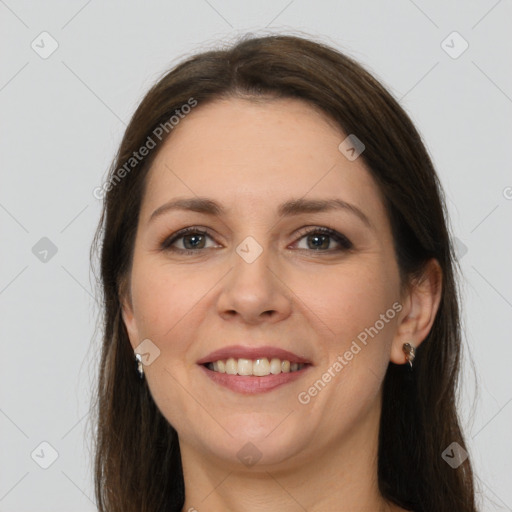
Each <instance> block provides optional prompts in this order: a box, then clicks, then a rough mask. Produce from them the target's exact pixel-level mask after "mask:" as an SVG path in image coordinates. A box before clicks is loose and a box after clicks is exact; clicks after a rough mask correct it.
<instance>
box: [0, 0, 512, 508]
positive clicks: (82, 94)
mask: <svg viewBox="0 0 512 512" xmlns="http://www.w3.org/2000/svg"><path fill="white" fill-rule="evenodd" d="M511 20H512V5H511V2H510V0H508V1H507V0H501V1H495V0H489V1H487V0H485V1H484V0H481V1H465V2H462V1H459V2H445V1H440V0H436V1H430V2H427V1H420V0H415V1H414V2H413V1H412V0H397V1H385V2H380V1H373V2H371V1H351V2H348V1H340V2H336V1H333V0H331V1H326V0H324V1H315V2H312V1H305V0H295V1H290V0H264V1H252V2H236V1H235V0H194V1H190V2H184V1H183V0H182V1H180V2H144V3H143V2H128V1H125V2H120V1H111V2H100V1H99V0H92V1H88V2H87V1H69V0H68V1H47V2H36V1H32V2H29V1H16V0H5V1H3V0H0V45H1V48H2V66H1V69H0V105H1V109H2V116H1V128H0V129H1V135H0V144H1V148H0V155H1V165H0V169H1V173H2V181H1V183H2V185H1V188H0V221H1V230H2V231H1V237H2V240H3V242H4V243H3V246H2V251H1V260H0V261H1V265H0V307H1V313H2V322H1V331H0V337H1V343H2V346H1V349H2V352H1V359H0V368H1V371H0V376H1V377H0V378H1V389H0V433H1V436H0V450H1V452H0V511H2V512H13V511H15V512H23V511H37V512H46V511H52V512H58V511H66V512H68V511H70V510H73V511H94V510H96V507H95V505H94V494H93V484H92V469H91V463H92V458H91V446H90V442H89V440H88V437H87V436H88V435H90V431H91V428H92V426H91V424H90V423H89V422H88V419H89V416H88V410H89V404H90V389H91V384H92V382H94V380H95V377H96V363H97V357H98V352H97V347H98V344H99V335H98V333H96V335H95V331H94V328H95V323H96V318H97V313H98V308H97V304H96V303H95V300H94V294H95V288H94V282H93V279H92V274H91V273H90V269H89V259H88V256H89V247H90V243H91V239H92V236H93V232H94V228H95V227H96V223H97V221H98V218H99V214H100V206H101V204H100V202H99V201H98V200H97V199H95V198H94V197H93V195H92V191H93V189H94V188H95V187H97V186H99V185H101V184H102V183H103V180H104V178H105V175H106V172H107V168H108V166H109V164H110V162H111V160H112V158H113V156H114V153H115V151H116V148H117V145H118V144H119V142H120V140H121V136H122V133H123V130H124V128H125V124H126V123H127V122H128V120H129V118H130V116H131V114H132V113H133V111H134V109H135V107H136V105H137V104H138V102H139V101H140V100H141V99H142V97H143V95H144V93H145V92H146V91H147V89H148V88H149V86H150V85H151V84H152V83H153V82H154V81H155V80H156V79H157V78H158V77H159V76H160V75H161V74H162V73H163V72H164V71H166V70H167V69H168V68H169V67H170V66H172V65H174V64H175V63H176V62H178V61H179V60H180V59H181V58H182V57H185V56H187V55H189V54H190V53H191V52H193V51H197V50H201V49H208V48H210V47H211V45H212V44H215V43H216V42H217V41H220V40H222V41H225V42H228V41H230V40H232V39H233V38H234V36H236V35H237V34H241V33H244V32H254V33H261V34H264V33H265V34H267V33H270V32H286V33H291V34H298V35H300V34H301V33H303V34H304V35H308V34H309V35H312V36H318V37H320V38H321V39H322V40H323V41H325V42H327V43H329V44H332V45H334V46H336V47H338V48H339V49H341V50H344V51H345V52H347V53H348V54H350V55H352V56H353V57H355V58H356V59H358V60H359V61H360V62H361V63H363V64H364V65H365V66H367V67H368V68H369V69H370V70H371V71H372V72H373V73H374V74H375V75H376V76H377V77H378V78H380V79H381V81H382V82H383V83H384V84H385V85H386V86H387V87H388V88H389V89H390V90H391V92H392V93H393V94H394V95H395V96H396V97H397V98H398V99H399V100H400V102H401V104H402V105H403V107H404V108H405V109H406V110H407V112H408V113H409V114H410V115H411V117H412V119H413V121H414V122H415V123H416V125H417V126H418V128H419V130H420V132H421V133H422V135H423V137H424V140H425V142H426V144H427V147H428V148H429V151H430V153H431V155H432V158H433V160H434V163H435V165H436V167H437V169H438V172H439V174H440V176H441V180H442V183H443V185H444V187H445V190H446V193H447V197H448V204H449V208H450V213H451V223H452V227H453V231H454V234H455V236H456V237H457V239H458V240H459V255H460V261H461V266H462V270H463V273H464V281H463V298H464V304H465V347H464V355H465V360H464V372H463V374H464V381H463V387H462V391H463V394H462V397H461V407H462V409H461V411H462V422H463V425H464V428H465V432H466V435H467V438H468V441H469V445H470V455H471V456H472V458H473V463H474V466H475V469H476V472H477V475H478V478H479V483H478V488H479V491H480V493H481V501H482V510H484V511H495V510H512V486H511V485H510V484H511V483H512V466H511V460H512V441H511V438H510V430H511V429H510V426H511V424H512V404H511V401H512V377H511V375H512V368H511V362H512V357H511V356H512V348H511V337H510V330H511V327H512V322H511V318H512V315H511V313H512V292H511V289H512V286H511V285H512V274H511V272H510V254H511V249H512V242H511V236H510V232H511V230H510V224H511V223H510V221H511V218H512V188H510V187H512V173H511V160H510V149H511V140H512V139H511V135H512V99H511V97H512V72H511V67H510V62H511V60H510V57H511V55H512V52H511V50H512V38H511V36H510V27H511ZM43 31H47V32H48V33H49V34H51V36H52V37H53V38H54V39H55V40H56V41H57V42H58V45H59V46H58V48H57V50H56V51H55V52H54V53H53V54H52V55H50V56H49V57H48V58H46V59H43V58H42V57H41V56H40V55H39V54H38V53H36V52H35V51H34V50H33V49H32V47H31V43H32V41H34V40H35V43H34V44H39V47H40V50H39V51H43V49H42V46H43V45H44V48H45V49H46V50H48V49H49V48H50V40H49V39H45V40H44V41H43V42H41V38H42V37H47V36H41V37H39V34H40V33H41V32H43ZM453 31H457V32H458V33H459V34H460V35H461V36H462V38H464V40H466V41H467V43H468V44H469V47H468V49H467V50H466V51H465V52H464V53H462V54H461V55H460V56H458V58H452V57H451V56H450V55H448V54H447V53H446V52H445V50H444V49H443V47H442V46H441V43H442V41H443V40H445V39H446V38H447V36H449V34H451V33H452V32H453ZM446 44H448V45H449V46H452V47H453V48H452V49H451V50H450V51H451V52H452V53H453V52H456V53H458V52H459V51H460V50H461V49H463V46H462V44H463V41H462V40H460V39H453V37H452V38H451V39H448V40H447V43H445V45H446ZM507 187H508V188H507ZM43 237H47V238H48V239H50V240H51V241H52V243H53V244H55V246H56V247H57V253H56V254H55V255H54V256H53V257H50V256H51V253H49V255H48V257H47V258H48V261H46V262H43V261H41V260H40V259H38V258H37V257H36V255H35V254H34V253H33V250H32V248H33V247H34V246H35V245H36V244H37V243H38V241H39V240H40V239H41V238H43ZM42 243H44V242H42ZM37 247H38V246H37ZM41 257H42V256H41ZM95 336H96V337H95ZM94 340H95V341H94ZM471 361H473V362H474V366H475V368H474V371H475V375H476V379H477V380H476V381H475V377H474V375H473V367H472V364H471ZM476 391H478V392H476ZM41 442H47V443H49V444H50V445H51V446H53V447H54V449H55V450H56V451H57V453H58V457H57V459H56V460H55V461H54V462H53V464H52V465H51V466H50V467H49V468H48V469H42V468H41V467H40V466H39V465H38V464H37V463H36V462H35V460H33V458H31V453H35V455H34V459H36V460H37V461H38V462H39V463H42V464H44V462H45V459H46V463H48V462H51V450H50V449H49V448H47V447H45V446H44V445H43V447H40V443H41ZM34 450H36V451H35V452H34ZM41 450H42V451H41ZM37 455H38V456H37Z"/></svg>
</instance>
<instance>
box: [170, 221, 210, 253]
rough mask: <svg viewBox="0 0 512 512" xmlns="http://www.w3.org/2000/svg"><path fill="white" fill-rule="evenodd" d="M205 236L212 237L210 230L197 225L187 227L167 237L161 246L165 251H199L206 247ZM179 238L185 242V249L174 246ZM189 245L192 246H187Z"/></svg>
mask: <svg viewBox="0 0 512 512" xmlns="http://www.w3.org/2000/svg"><path fill="white" fill-rule="evenodd" d="M205 237H208V238H211V236H210V235H209V234H208V232H206V231H204V230H202V229H199V228H195V227H190V228H185V229H182V230H180V231H178V232H177V233H174V234H173V235H171V236H170V237H168V238H166V239H165V240H164V241H163V242H162V243H161V244H160V248H161V249H162V250H164V251H174V252H181V253H188V254H191V253H197V252H198V249H204V248H205V247H204V244H203V242H204V240H205ZM178 240H183V244H184V246H185V248H184V249H181V248H178V247H173V244H175V243H176V242H177V241H178ZM187 245H189V246H190V247H187Z"/></svg>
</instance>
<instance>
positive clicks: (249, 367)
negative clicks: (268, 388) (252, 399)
mask: <svg viewBox="0 0 512 512" xmlns="http://www.w3.org/2000/svg"><path fill="white" fill-rule="evenodd" d="M304 366H305V364H304V363H290V361H288V360H286V359H284V360H281V359H278V358H277V357H273V358H271V359H270V360H269V358H267V357H263V358H260V359H243V358H240V359H235V358H234V357H230V358H229V359H219V360H218V361H215V362H212V363H207V365H206V367H207V368H208V369H209V370H212V371H214V372H218V373H227V374H228V375H244V376H251V375H252V376H257V377H265V376H266V375H278V374H280V373H291V372H296V371H299V370H302V368H304Z"/></svg>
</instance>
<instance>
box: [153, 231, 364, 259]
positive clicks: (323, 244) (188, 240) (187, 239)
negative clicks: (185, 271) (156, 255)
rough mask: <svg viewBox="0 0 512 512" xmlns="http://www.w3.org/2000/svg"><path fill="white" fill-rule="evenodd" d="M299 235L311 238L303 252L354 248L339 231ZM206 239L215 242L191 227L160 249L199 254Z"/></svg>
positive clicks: (301, 237) (207, 235)
mask: <svg viewBox="0 0 512 512" xmlns="http://www.w3.org/2000/svg"><path fill="white" fill-rule="evenodd" d="M299 234H300V235H301V236H300V238H299V241H300V240H301V239H303V238H306V237H308V238H309V237H310V238H309V239H310V240H311V241H312V244H311V246H309V244H307V245H308V247H305V248H304V247H299V249H301V250H312V251H315V252H338V251H348V250H350V249H352V248H353V247H354V246H353V244H352V242H351V241H350V240H349V239H348V238H347V237H346V236H345V235H343V234H341V233H338V232H337V231H335V230H333V229H330V228H324V227H314V228H306V229H305V230H302V231H301V232H300V233H299ZM206 238H210V239H212V240H213V238H212V237H211V236H210V235H209V234H208V232H207V231H205V230H203V229H200V228H197V227H189V228H185V229H182V230H180V231H178V232H177V233H174V234H173V235H171V236H170V237H168V238H166V239H164V240H163V241H162V242H161V243H160V249H161V250H163V251H173V252H178V253H182V254H197V253H198V252H200V250H201V249H208V247H205V245H204V243H205V240H206ZM330 239H332V240H334V241H335V242H336V243H337V244H338V246H339V247H338V249H332V248H330V245H331V240H330ZM178 241H180V242H181V243H182V245H183V248H180V247H174V244H176V243H177V242H178ZM295 243H297V242H295Z"/></svg>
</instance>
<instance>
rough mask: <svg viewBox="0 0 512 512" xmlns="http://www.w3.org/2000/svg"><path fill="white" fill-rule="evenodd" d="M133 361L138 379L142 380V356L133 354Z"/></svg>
mask: <svg viewBox="0 0 512 512" xmlns="http://www.w3.org/2000/svg"><path fill="white" fill-rule="evenodd" d="M135 359H136V361H137V373H138V374H139V377H140V378H141V379H142V378H143V377H144V368H143V366H142V356H141V355H140V354H135Z"/></svg>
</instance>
